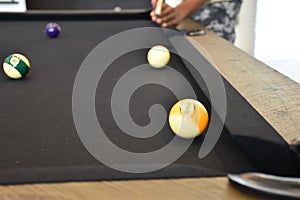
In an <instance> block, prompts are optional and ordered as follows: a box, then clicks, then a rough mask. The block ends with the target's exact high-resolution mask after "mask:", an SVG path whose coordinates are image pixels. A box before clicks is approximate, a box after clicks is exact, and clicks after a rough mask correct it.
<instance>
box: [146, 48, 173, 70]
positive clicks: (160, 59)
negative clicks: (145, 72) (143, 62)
mask: <svg viewBox="0 0 300 200" xmlns="http://www.w3.org/2000/svg"><path fill="white" fill-rule="evenodd" d="M170 57H171V55H170V52H169V50H168V49H167V48H166V47H164V46H162V45H156V46H154V47H152V48H151V49H150V50H149V51H148V54H147V60H148V62H149V64H150V65H151V66H152V67H154V68H163V67H165V66H166V65H167V64H168V63H169V61H170Z"/></svg>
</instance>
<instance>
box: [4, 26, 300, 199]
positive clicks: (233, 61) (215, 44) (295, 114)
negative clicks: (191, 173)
mask: <svg viewBox="0 0 300 200" xmlns="http://www.w3.org/2000/svg"><path fill="white" fill-rule="evenodd" d="M192 26H195V25H194V24H192V23H191V22H185V24H183V25H182V27H192ZM193 40H195V41H196V42H197V43H198V45H197V48H198V49H199V51H201V52H202V53H203V54H205V55H206V56H207V57H208V59H209V60H211V61H212V62H213V63H214V65H215V67H216V68H217V69H218V70H219V71H220V72H221V73H222V74H223V75H224V76H225V77H226V79H227V80H228V81H229V82H230V83H231V84H232V85H233V86H234V87H235V88H236V89H237V90H238V91H239V92H240V93H241V94H242V95H243V96H244V97H245V98H246V99H247V100H248V101H249V102H250V104H252V106H253V107H254V108H256V110H257V111H258V112H259V113H260V114H261V115H262V116H263V117H264V118H265V119H266V120H267V121H268V122H269V123H270V124H271V125H272V126H273V127H274V128H275V129H276V130H277V131H278V132H279V133H280V134H281V135H282V137H283V138H285V139H286V140H287V141H290V140H291V139H293V138H294V137H296V136H299V134H300V85H299V84H297V83H296V82H294V81H292V80H290V79H289V78H287V77H285V76H283V75H281V74H279V73H277V72H276V71H274V70H273V69H271V68H269V67H268V66H266V65H265V64H263V63H261V62H259V61H258V60H256V59H254V58H253V57H251V56H249V55H247V54H246V53H245V52H243V51H241V50H239V49H237V48H236V47H234V46H232V45H231V44H229V43H228V42H227V41H225V40H223V39H220V38H218V37H216V36H215V35H214V34H212V33H208V34H206V35H205V36H198V37H194V38H193ZM6 199H9V200H10V199H16V200H18V199H26V200H27V199H28V200H37V199H51V200H52V199H53V200H54V199H55V200H56V199H63V200H64V199H70V200H71V199H72V200H77V199H78V200H79V199H84V200H89V199H91V200H95V199H224V200H226V199H228V200H229V199H230V200H234V199H238V200H243V199H274V198H273V197H270V196H265V195H262V194H258V193H256V192H251V191H249V190H244V189H241V188H240V187H235V186H233V185H232V184H230V183H229V182H228V180H227V178H226V177H220V178H194V179H170V180H147V181H143V180H139V181H110V182H82V183H80V182H79V183H61V184H35V185H17V186H0V200H6Z"/></svg>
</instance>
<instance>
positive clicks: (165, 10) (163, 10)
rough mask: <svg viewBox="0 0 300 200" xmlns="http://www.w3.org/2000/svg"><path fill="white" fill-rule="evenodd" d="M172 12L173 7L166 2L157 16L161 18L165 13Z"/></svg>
mask: <svg viewBox="0 0 300 200" xmlns="http://www.w3.org/2000/svg"><path fill="white" fill-rule="evenodd" d="M172 13H175V9H174V8H172V7H170V6H168V5H167V4H166V5H165V6H163V9H162V12H161V13H160V15H159V17H160V18H163V17H165V16H167V15H171V14H172Z"/></svg>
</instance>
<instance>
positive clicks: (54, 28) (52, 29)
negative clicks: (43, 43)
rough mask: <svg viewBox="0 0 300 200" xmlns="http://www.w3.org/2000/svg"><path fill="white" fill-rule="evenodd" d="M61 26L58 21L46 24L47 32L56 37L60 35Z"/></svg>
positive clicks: (51, 36)
mask: <svg viewBox="0 0 300 200" xmlns="http://www.w3.org/2000/svg"><path fill="white" fill-rule="evenodd" d="M59 32H60V26H59V25H58V24H56V23H48V24H47V26H46V33H47V35H48V36H49V37H50V38H56V37H57V36H58V35H59Z"/></svg>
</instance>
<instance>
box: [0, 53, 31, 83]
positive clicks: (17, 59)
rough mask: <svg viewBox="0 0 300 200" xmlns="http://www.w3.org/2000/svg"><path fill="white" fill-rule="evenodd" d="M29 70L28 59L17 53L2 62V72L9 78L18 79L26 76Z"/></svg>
mask: <svg viewBox="0 0 300 200" xmlns="http://www.w3.org/2000/svg"><path fill="white" fill-rule="evenodd" d="M29 69H30V63H29V61H28V59H27V58H26V57H25V56H24V55H22V54H18V53H14V54H11V55H9V56H8V57H7V58H6V59H5V60H4V62H3V71H4V73H5V74H6V76H8V77H9V78H12V79H20V78H23V77H24V76H26V74H27V73H28V71H29Z"/></svg>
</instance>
